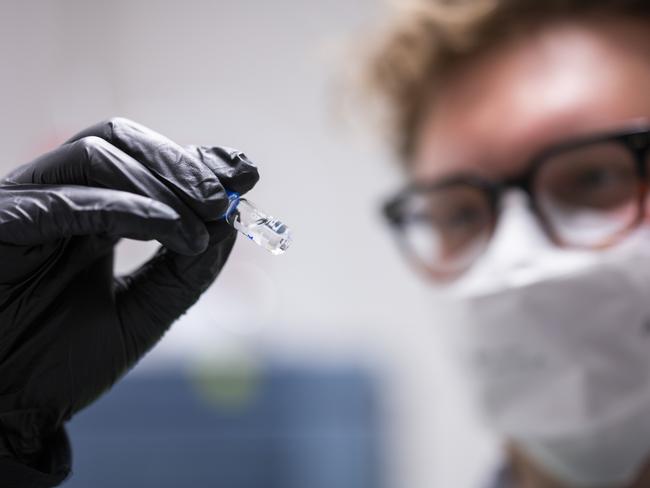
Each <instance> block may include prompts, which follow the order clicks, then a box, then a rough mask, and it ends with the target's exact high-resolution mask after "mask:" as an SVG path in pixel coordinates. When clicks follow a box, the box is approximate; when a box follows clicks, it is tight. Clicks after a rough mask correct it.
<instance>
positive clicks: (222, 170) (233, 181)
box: [184, 146, 260, 194]
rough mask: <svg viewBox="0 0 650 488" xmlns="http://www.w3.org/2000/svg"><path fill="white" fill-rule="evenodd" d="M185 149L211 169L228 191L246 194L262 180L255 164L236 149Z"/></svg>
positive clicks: (205, 147) (201, 147)
mask: <svg viewBox="0 0 650 488" xmlns="http://www.w3.org/2000/svg"><path fill="white" fill-rule="evenodd" d="M184 149H185V150H186V151H187V152H188V153H189V154H191V155H193V156H195V157H196V158H198V159H200V160H201V161H202V162H203V164H205V165H206V166H207V167H208V168H210V169H211V170H212V171H213V172H214V174H216V175H217V176H218V177H219V181H221V183H222V184H223V186H225V187H226V188H227V189H228V190H231V191H236V192H237V193H240V194H244V193H246V192H248V191H250V190H251V189H252V188H253V187H254V186H255V184H256V183H257V181H258V180H259V179H260V175H259V173H258V171H257V168H256V167H255V165H254V164H253V162H252V161H251V160H250V159H248V158H247V157H246V155H245V154H244V153H243V152H241V151H238V150H236V149H231V148H228V147H219V146H213V147H208V146H184Z"/></svg>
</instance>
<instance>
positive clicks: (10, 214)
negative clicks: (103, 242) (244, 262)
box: [0, 185, 186, 250]
mask: <svg viewBox="0 0 650 488" xmlns="http://www.w3.org/2000/svg"><path fill="white" fill-rule="evenodd" d="M0 191H1V192H2V199H0V242H2V243H4V244H12V245H20V246H34V245H39V244H44V243H48V242H52V241H56V240H59V239H64V238H69V237H72V236H81V235H93V234H102V235H108V236H113V237H126V238H130V239H137V240H143V241H145V240H154V239H155V240H157V241H158V242H160V243H161V244H163V245H164V246H165V247H168V248H169V249H183V250H184V249H185V247H186V244H185V242H184V240H183V239H182V238H181V237H180V236H181V232H180V225H181V222H180V220H181V219H180V216H179V215H178V213H176V212H175V211H174V209H172V208H170V207H168V206H167V205H165V204H164V203H161V202H158V201H156V200H152V199H151V198H147V197H143V196H140V195H134V194H132V193H127V192H122V191H116V190H108V189H103V188H87V187H81V186H54V185H53V186H39V187H36V186H33V185H17V186H5V187H0Z"/></svg>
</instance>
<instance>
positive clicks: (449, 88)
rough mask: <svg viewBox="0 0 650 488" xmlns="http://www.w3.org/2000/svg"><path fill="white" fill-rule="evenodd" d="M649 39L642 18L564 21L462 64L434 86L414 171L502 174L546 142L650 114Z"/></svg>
mask: <svg viewBox="0 0 650 488" xmlns="http://www.w3.org/2000/svg"><path fill="white" fill-rule="evenodd" d="M649 40H650V30H649V29H648V24H647V23H645V22H643V23H642V22H636V21H630V20H618V21H616V22H614V23H605V22H604V21H599V20H591V21H580V22H578V21H563V22H555V23H553V24H549V25H547V26H544V27H541V28H539V29H537V30H535V31H533V32H530V33H528V34H526V35H519V36H517V37H513V38H511V39H509V40H508V41H505V42H504V43H503V44H501V45H499V46H496V47H494V48H493V49H491V50H490V51H489V52H486V53H483V54H482V55H480V56H479V57H475V58H473V59H471V60H469V61H467V62H464V63H463V64H462V66H459V67H458V68H457V69H456V70H455V71H453V72H452V73H450V74H449V76H448V77H447V78H446V79H445V80H444V81H443V82H442V83H441V85H440V86H439V87H437V88H436V92H435V100H434V102H433V103H432V104H431V106H430V108H429V109H428V111H427V112H426V114H425V116H424V118H423V121H422V123H421V124H420V127H419V129H418V133H417V134H416V138H415V141H416V144H415V151H414V157H413V161H412V163H413V164H412V166H411V167H412V171H413V176H414V177H415V179H417V180H430V179H435V178H438V177H441V176H444V175H447V174H450V173H454V172H458V171H468V170H469V171H478V172H481V173H485V174H486V175H487V176H494V177H498V176H505V175H508V174H512V173H516V172H517V171H520V170H521V169H522V166H523V165H524V164H525V162H526V161H527V159H528V158H530V157H532V156H533V155H534V154H535V153H536V152H537V151H539V150H541V149H542V148H544V147H546V146H548V145H549V144H553V143H554V142H559V141H562V140H565V139H567V138H570V137H572V136H578V135H584V134H587V133H589V132H593V131H600V130H607V129H611V128H615V127H617V126H620V125H622V124H625V123H626V122H628V121H629V120H630V119H638V118H648V117H650V89H649V87H650V48H648V45H649V44H650V43H648V41H649Z"/></svg>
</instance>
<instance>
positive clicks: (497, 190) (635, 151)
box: [382, 121, 650, 281]
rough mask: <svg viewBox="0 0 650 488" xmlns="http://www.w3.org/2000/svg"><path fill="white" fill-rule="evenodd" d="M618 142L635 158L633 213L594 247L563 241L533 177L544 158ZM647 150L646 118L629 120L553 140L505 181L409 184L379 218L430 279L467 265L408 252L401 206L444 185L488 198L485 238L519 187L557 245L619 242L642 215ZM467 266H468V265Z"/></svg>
mask: <svg viewBox="0 0 650 488" xmlns="http://www.w3.org/2000/svg"><path fill="white" fill-rule="evenodd" d="M607 142H617V143H619V144H621V145H622V146H623V147H625V148H626V149H627V150H629V151H630V152H631V154H632V155H633V157H634V161H635V168H636V172H637V178H638V183H639V189H638V202H637V209H638V210H637V216H636V218H635V219H634V221H632V222H631V223H630V224H629V225H628V226H627V227H626V228H624V229H622V230H621V231H619V232H618V233H617V234H615V235H614V236H612V237H611V238H610V239H608V240H606V241H605V242H603V243H602V244H600V245H596V246H592V245H589V246H580V245H576V244H569V243H567V242H565V241H564V240H563V239H562V238H561V237H560V236H559V235H558V234H557V233H556V232H555V231H554V229H553V227H552V226H551V224H550V222H549V221H548V219H547V218H546V217H545V215H544V213H543V212H542V211H541V210H540V204H539V201H538V198H537V196H536V194H535V191H534V182H535V178H536V176H537V175H538V173H539V171H540V168H542V167H543V165H544V163H545V162H546V161H549V160H550V159H551V158H552V157H554V156H557V155H559V154H562V153H564V152H568V151H571V150H574V149H579V148H581V147H585V146H589V145H593V144H599V143H607ZM649 153H650V121H643V122H636V123H633V124H629V125H627V126H625V127H623V128H620V129H617V130H615V131H608V132H599V133H597V134H592V135H588V136H582V137H576V138H572V139H568V140H566V141H564V142H560V143H558V144H554V145H552V146H550V147H548V148H546V149H543V150H542V151H540V152H539V153H537V154H536V155H535V156H534V157H533V158H531V159H530V160H529V161H528V163H527V164H526V165H525V168H526V169H525V170H524V171H523V172H521V173H520V174H518V175H515V176H514V177H510V178H507V179H504V180H502V181H492V180H489V179H487V178H482V177H480V176H478V175H472V174H468V173H458V174H456V175H453V176H449V177H446V178H443V179H441V180H438V181H434V182H430V183H424V184H422V183H411V184H409V185H407V186H406V188H403V189H402V190H401V191H399V192H398V193H397V194H396V195H394V196H393V197H392V198H389V199H388V200H387V201H386V202H385V203H384V205H383V207H382V213H383V215H384V218H385V219H386V221H387V222H388V224H389V226H390V228H391V229H392V231H393V233H394V234H395V235H396V237H397V241H398V244H399V247H400V248H401V250H402V252H404V253H405V254H406V256H407V258H408V259H409V260H411V261H413V262H414V263H415V264H416V266H418V267H419V268H423V269H424V270H425V271H426V273H427V274H428V275H429V276H430V277H433V278H434V279H435V280H436V281H446V280H449V279H451V278H453V277H455V276H456V275H458V274H461V273H462V272H463V271H465V270H466V269H467V268H464V269H460V270H458V271H457V272H453V273H452V272H449V271H442V270H441V269H436V268H432V267H431V266H430V265H429V264H427V263H425V262H423V260H421V259H420V258H419V257H418V256H416V255H415V254H416V253H414V252H412V250H410V249H409V247H410V246H409V244H408V242H407V239H406V238H405V233H404V231H403V229H404V227H405V226H406V225H407V224H408V222H409V221H410V219H409V216H408V215H405V212H404V208H405V206H406V204H407V203H408V201H409V199H411V198H412V197H413V196H414V195H418V194H422V193H429V192H431V191H437V190H442V189H445V188H449V187H453V186H459V185H466V186H470V187H474V188H477V189H479V190H481V191H483V192H484V194H485V195H486V197H487V201H488V204H489V208H490V212H491V216H492V217H491V218H492V220H491V222H490V229H489V235H488V241H489V239H490V238H491V236H492V233H493V232H494V229H495V227H496V223H497V221H498V216H499V213H500V210H501V201H502V197H503V195H504V194H505V193H506V192H507V191H509V190H511V189H519V190H522V191H523V192H524V193H525V194H526V196H527V201H528V204H529V206H530V208H531V210H532V212H533V214H534V215H535V216H536V218H537V219H538V220H539V222H540V224H541V226H542V228H543V230H544V232H545V233H546V234H547V235H548V236H549V238H550V239H551V241H552V242H553V243H554V244H555V245H557V246H559V247H565V248H567V247H570V248H574V249H575V248H588V249H595V250H597V249H604V248H607V247H609V246H611V245H613V244H615V243H617V242H618V241H620V239H621V238H622V237H624V236H625V235H627V234H628V233H629V232H630V231H631V230H633V229H635V228H637V227H638V226H639V225H640V224H641V222H642V221H643V219H644V217H645V208H644V201H645V198H646V194H647V190H648V182H647V181H646V180H647V177H648V169H647V168H646V164H648V161H647V159H646V158H647V157H648V154H649ZM468 267H469V266H468Z"/></svg>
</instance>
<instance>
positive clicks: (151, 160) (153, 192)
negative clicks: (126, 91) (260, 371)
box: [0, 119, 258, 488]
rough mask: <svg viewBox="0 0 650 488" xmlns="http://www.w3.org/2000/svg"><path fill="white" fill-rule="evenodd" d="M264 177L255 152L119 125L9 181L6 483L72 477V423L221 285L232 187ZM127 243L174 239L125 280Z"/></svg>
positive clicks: (1, 309)
mask: <svg viewBox="0 0 650 488" xmlns="http://www.w3.org/2000/svg"><path fill="white" fill-rule="evenodd" d="M257 180H258V173H257V170H256V169H255V167H254V166H253V165H252V164H251V163H250V162H249V161H248V160H247V159H246V157H245V156H243V155H242V154H241V153H238V152H236V151H233V150H228V149H223V148H218V147H214V148H206V147H186V148H183V147H180V146H178V145H176V144H175V143H173V142H172V141H170V140H168V139H166V138H165V137H163V136H161V135H160V134H157V133H155V132H153V131H151V130H149V129H147V128H145V127H143V126H141V125H138V124H136V123H134V122H131V121H129V120H125V119H111V120H109V121H107V122H104V123H101V124H98V125H96V126H94V127H91V128H89V129H87V130H85V131H83V132H81V133H80V134H77V135H76V136H75V137H73V138H72V139H70V140H69V141H68V142H67V143H65V144H64V145H62V146H60V147H59V148H57V149H55V150H53V151H52V152H50V153H47V154H45V155H44V156H41V157H40V158H38V159H37V160H35V161H33V162H32V163H29V164H27V165H25V166H22V167H20V168H18V169H17V170H15V171H14V172H12V173H11V174H10V175H9V176H8V177H7V178H6V179H5V180H2V181H1V182H0V486H2V487H3V488H8V487H14V486H21V487H23V486H25V487H29V486H34V487H40V486H54V485H56V484H57V483H59V482H60V481H61V480H62V479H63V478H64V477H65V476H66V475H67V471H68V470H69V465H68V464H69V453H68V452H67V450H68V447H67V440H66V437H65V433H64V431H63V424H64V423H65V421H67V420H68V419H70V417H71V416H72V415H74V414H75V413H76V412H78V411H79V410H81V409H82V408H84V407H85V406H87V405H88V404H90V403H91V402H93V401H94V400H95V399H96V398H97V397H99V396H100V395H101V394H102V393H103V392H105V391H106V390H108V389H109V388H110V387H111V385H112V384H113V383H115V382H116V381H117V380H118V379H119V378H120V377H121V376H122V375H124V374H125V373H126V372H127V371H128V370H129V368H131V367H132V366H133V365H134V364H135V363H136V362H137V361H138V359H140V358H141V357H142V356H143V355H144V354H145V353H146V352H147V351H148V350H149V349H151V347H152V346H153V345H154V344H156V342H157V341H158V340H159V339H160V338H161V337H162V336H163V334H164V333H165V331H166V330H167V329H168V328H169V326H170V325H171V323H172V322H174V320H176V319H177V318H178V317H179V316H180V315H181V314H183V313H184V312H185V311H186V310H187V309H188V307H190V306H191V305H192V304H193V303H194V302H196V300H197V299H198V298H199V296H200V295H201V293H203V292H204V291H205V290H206V289H207V288H208V286H209V285H210V284H211V283H212V282H213V280H214V279H215V277H216V276H217V275H218V274H219V271H220V270H221V268H222V267H223V265H224V263H225V261H226V259H227V258H228V255H229V253H230V251H231V249H232V246H233V244H234V241H235V231H233V230H232V229H231V228H230V227H229V226H228V225H227V224H226V223H225V222H224V221H223V220H220V217H221V216H222V215H223V214H224V212H225V210H226V207H227V203H228V199H227V196H226V193H225V190H224V186H225V187H226V188H228V189H229V190H233V191H237V192H240V193H244V192H246V191H248V190H250V189H251V188H252V187H253V186H254V185H255V183H256V182H257ZM122 237H126V238H131V239H139V240H151V239H155V240H157V241H159V242H160V243H161V244H162V245H163V247H161V248H160V250H159V251H158V253H157V254H156V255H155V256H154V257H153V258H152V259H151V260H150V261H148V262H147V263H145V264H144V265H143V266H142V267H141V268H140V269H138V270H137V271H135V272H134V273H132V274H130V275H128V276H124V277H115V276H114V275H113V251H114V246H115V244H116V243H117V241H118V240H119V239H120V238H122ZM23 468H24V469H23ZM21 476H23V478H21ZM29 476H32V477H33V480H32V481H28V477H29ZM30 480H31V478H30ZM30 483H31V484H30Z"/></svg>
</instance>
